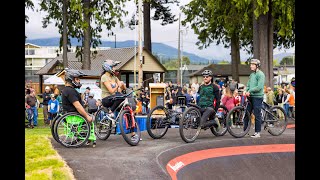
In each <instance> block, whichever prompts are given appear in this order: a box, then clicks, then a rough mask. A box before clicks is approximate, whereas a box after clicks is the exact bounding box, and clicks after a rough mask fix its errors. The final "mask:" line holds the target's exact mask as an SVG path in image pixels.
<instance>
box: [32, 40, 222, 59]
mask: <svg viewBox="0 0 320 180" xmlns="http://www.w3.org/2000/svg"><path fill="white" fill-rule="evenodd" d="M59 39H60V38H58V37H57V38H44V39H27V40H26V43H31V44H35V45H38V46H59ZM101 43H102V44H101V45H100V47H111V48H114V47H115V46H116V48H122V47H133V46H135V41H133V40H127V41H117V42H116V44H115V42H114V41H101ZM71 44H72V46H80V45H81V42H78V40H77V39H76V38H72V39H71ZM136 46H138V42H136ZM152 53H153V54H154V55H157V56H158V57H159V58H160V59H159V60H166V59H177V57H178V49H177V48H174V47H172V46H169V45H166V44H163V43H157V42H154V43H152ZM182 54H183V56H188V57H189V59H190V62H191V63H192V64H198V63H202V64H208V62H209V63H218V62H219V61H220V60H216V59H210V60H209V59H207V58H204V57H200V56H197V55H195V54H193V53H188V52H185V51H183V53H182Z"/></svg>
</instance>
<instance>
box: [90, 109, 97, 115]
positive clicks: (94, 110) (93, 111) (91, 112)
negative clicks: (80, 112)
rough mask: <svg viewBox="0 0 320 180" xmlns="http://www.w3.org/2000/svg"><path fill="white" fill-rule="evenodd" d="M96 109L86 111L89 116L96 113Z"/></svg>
mask: <svg viewBox="0 0 320 180" xmlns="http://www.w3.org/2000/svg"><path fill="white" fill-rule="evenodd" d="M97 110H98V109H88V113H89V114H93V113H95V112H97Z"/></svg>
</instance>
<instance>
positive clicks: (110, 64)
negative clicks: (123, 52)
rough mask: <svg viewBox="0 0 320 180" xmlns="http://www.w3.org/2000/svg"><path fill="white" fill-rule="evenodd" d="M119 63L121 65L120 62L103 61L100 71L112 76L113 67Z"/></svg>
mask: <svg viewBox="0 0 320 180" xmlns="http://www.w3.org/2000/svg"><path fill="white" fill-rule="evenodd" d="M120 63H121V62H120V61H114V60H110V59H107V60H104V61H103V63H102V69H103V70H104V71H106V72H109V73H111V74H113V75H114V70H113V67H115V66H117V65H118V64H120Z"/></svg>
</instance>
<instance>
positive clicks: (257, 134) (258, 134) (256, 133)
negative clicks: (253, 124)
mask: <svg viewBox="0 0 320 180" xmlns="http://www.w3.org/2000/svg"><path fill="white" fill-rule="evenodd" d="M251 137H252V138H259V137H261V136H260V133H259V132H255V133H254V134H253V135H252V136H251Z"/></svg>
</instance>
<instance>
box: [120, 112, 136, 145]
mask: <svg viewBox="0 0 320 180" xmlns="http://www.w3.org/2000/svg"><path fill="white" fill-rule="evenodd" d="M119 118H120V120H119V126H120V132H121V135H122V136H123V138H124V140H125V141H126V142H127V143H128V144H130V145H131V146H136V145H138V144H139V141H140V138H141V132H140V128H139V126H138V123H137V121H136V119H135V117H134V116H132V115H131V113H130V111H129V110H123V111H121V113H120V115H119Z"/></svg>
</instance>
